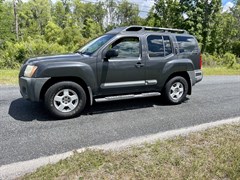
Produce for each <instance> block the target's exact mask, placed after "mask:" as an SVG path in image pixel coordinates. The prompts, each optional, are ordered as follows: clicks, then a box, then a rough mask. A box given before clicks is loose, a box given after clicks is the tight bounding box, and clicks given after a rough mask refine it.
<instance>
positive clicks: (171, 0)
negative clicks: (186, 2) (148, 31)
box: [150, 0, 183, 28]
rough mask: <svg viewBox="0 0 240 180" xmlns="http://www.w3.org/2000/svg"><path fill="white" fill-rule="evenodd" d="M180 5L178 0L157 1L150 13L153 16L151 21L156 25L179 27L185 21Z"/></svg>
mask: <svg viewBox="0 0 240 180" xmlns="http://www.w3.org/2000/svg"><path fill="white" fill-rule="evenodd" d="M179 5H180V4H179V1H177V0H167V1H166V0H158V1H156V2H155V5H154V10H151V11H150V15H151V17H152V18H153V19H152V20H150V23H153V24H154V26H160V27H169V28H178V27H179V26H180V25H179V24H181V22H182V21H183V15H182V14H181V12H180V6H179Z"/></svg>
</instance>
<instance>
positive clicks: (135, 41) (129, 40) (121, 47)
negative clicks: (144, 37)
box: [111, 37, 140, 59]
mask: <svg viewBox="0 0 240 180" xmlns="http://www.w3.org/2000/svg"><path fill="white" fill-rule="evenodd" d="M111 48H112V49H115V50H117V51H118V57H114V58H111V59H116V58H117V59H119V58H121V59H122V58H138V57H140V49H139V38H138V37H125V38H121V39H118V40H117V41H115V42H114V43H113V44H112V45H111Z"/></svg>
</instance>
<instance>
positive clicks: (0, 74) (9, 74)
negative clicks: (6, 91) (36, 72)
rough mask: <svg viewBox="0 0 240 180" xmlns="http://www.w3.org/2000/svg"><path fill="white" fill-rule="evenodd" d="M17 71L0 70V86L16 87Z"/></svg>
mask: <svg viewBox="0 0 240 180" xmlns="http://www.w3.org/2000/svg"><path fill="white" fill-rule="evenodd" d="M18 73H19V70H18V69H0V84H5V85H16V84H17V83H18Z"/></svg>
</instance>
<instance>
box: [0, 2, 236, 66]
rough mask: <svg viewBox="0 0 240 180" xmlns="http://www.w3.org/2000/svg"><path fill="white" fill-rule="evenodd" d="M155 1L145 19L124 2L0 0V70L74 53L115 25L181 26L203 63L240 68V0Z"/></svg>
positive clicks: (136, 5)
mask: <svg viewBox="0 0 240 180" xmlns="http://www.w3.org/2000/svg"><path fill="white" fill-rule="evenodd" d="M233 3H234V7H232V8H230V9H229V10H227V11H223V7H222V2H221V0H155V3H154V6H153V7H152V8H151V10H150V11H149V12H148V15H147V17H141V16H140V15H139V14H140V13H141V11H142V10H140V9H139V6H138V4H134V3H131V2H130V1H128V0H121V1H120V0H98V1H95V2H93V1H90V0H52V1H51V0H24V1H22V0H0V69H6V68H12V69H14V68H18V67H19V66H20V65H21V64H22V63H23V62H24V61H25V60H26V59H27V58H29V57H34V56H38V55H45V54H58V53H67V52H74V51H75V50H77V49H79V48H80V47H81V46H82V45H83V44H85V43H86V42H88V41H90V40H91V39H93V38H96V37H97V36H99V35H102V34H104V33H105V32H106V31H109V30H111V29H112V28H114V27H117V26H127V25H145V26H155V27H168V28H180V29H185V30H187V31H188V32H189V33H190V34H193V35H195V36H196V37H197V40H198V41H199V44H200V46H201V50H202V53H203V65H204V66H208V67H216V66H225V67H228V68H235V69H240V0H235V1H233Z"/></svg>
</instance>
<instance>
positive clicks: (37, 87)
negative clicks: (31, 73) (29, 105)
mask: <svg viewBox="0 0 240 180" xmlns="http://www.w3.org/2000/svg"><path fill="white" fill-rule="evenodd" d="M49 79H50V78H27V77H20V78H19V87H20V93H21V95H22V97H23V98H24V99H27V100H30V101H39V100H40V92H41V90H42V87H43V85H44V84H45V83H46V82H47V81H48V80H49Z"/></svg>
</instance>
